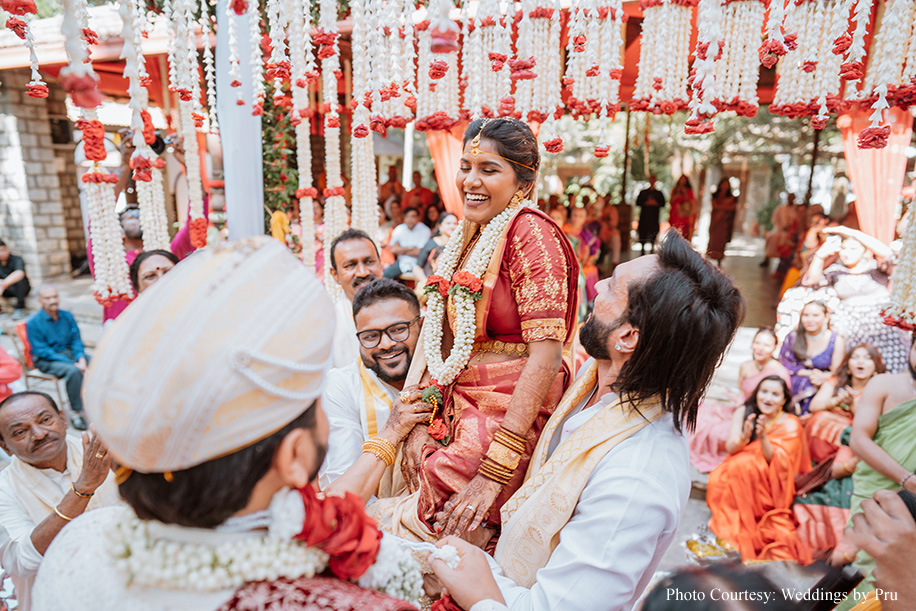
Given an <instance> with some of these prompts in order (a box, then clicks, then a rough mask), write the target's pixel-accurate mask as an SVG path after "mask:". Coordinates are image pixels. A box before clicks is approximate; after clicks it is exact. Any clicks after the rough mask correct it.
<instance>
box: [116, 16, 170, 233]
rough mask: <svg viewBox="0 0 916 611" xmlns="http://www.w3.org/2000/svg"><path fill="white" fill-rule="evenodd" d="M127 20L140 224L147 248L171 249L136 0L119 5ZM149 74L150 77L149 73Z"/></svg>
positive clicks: (127, 69)
mask: <svg viewBox="0 0 916 611" xmlns="http://www.w3.org/2000/svg"><path fill="white" fill-rule="evenodd" d="M119 12H120V14H121V20H122V22H123V23H124V26H123V28H122V29H121V36H122V38H123V39H124V47H123V49H122V50H121V57H122V58H123V59H124V77H125V78H126V79H127V82H128V86H127V93H128V95H129V96H130V100H129V102H128V104H127V106H128V108H130V109H131V129H133V144H134V153H133V156H132V157H131V159H130V167H131V169H132V170H133V178H134V180H135V181H136V185H137V203H138V204H139V205H140V227H142V228H143V249H144V250H168V249H169V242H170V240H169V230H168V217H167V216H166V211H165V190H164V187H163V179H162V168H164V167H165V162H164V161H163V160H162V159H160V158H158V156H157V155H156V153H154V152H153V149H152V148H151V147H150V145H152V144H153V143H154V142H155V141H156V132H155V130H154V129H153V123H152V119H151V118H150V115H149V112H148V111H147V110H146V107H147V90H146V88H145V87H144V86H143V78H142V76H144V75H145V71H143V72H142V74H141V70H142V68H141V67H142V66H143V64H144V60H143V53H142V51H141V46H140V45H141V42H140V37H141V34H140V32H141V31H142V30H141V23H140V15H139V14H138V13H137V7H136V4H135V2H134V1H133V0H121V7H120V9H119ZM147 78H148V77H147Z"/></svg>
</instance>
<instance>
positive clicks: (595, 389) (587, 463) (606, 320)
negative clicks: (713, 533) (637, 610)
mask: <svg viewBox="0 0 916 611" xmlns="http://www.w3.org/2000/svg"><path fill="white" fill-rule="evenodd" d="M597 288H598V296H597V297H596V299H595V309H594V312H593V313H592V315H591V317H590V318H589V320H588V322H586V324H585V326H584V327H583V329H582V331H581V340H582V345H583V347H584V348H585V349H586V350H587V351H588V353H589V354H590V355H591V356H592V357H594V360H590V361H589V362H588V363H587V365H586V367H585V368H584V369H583V371H582V372H580V375H579V377H578V378H577V379H576V380H575V381H574V382H573V384H572V386H571V387H570V389H569V390H568V391H567V392H566V394H565V395H564V397H563V400H562V401H561V402H560V405H559V406H558V407H557V410H556V412H555V413H554V414H553V416H552V417H551V418H550V420H549V422H548V424H547V427H546V428H545V429H544V434H543V435H542V436H541V437H540V440H539V441H538V443H537V446H536V448H535V451H534V456H533V457H532V459H531V466H530V468H529V470H528V478H527V480H526V482H525V484H524V485H522V487H521V488H520V489H519V490H518V492H517V493H516V494H515V495H514V496H513V497H512V498H511V499H509V501H508V502H507V503H506V504H505V505H504V506H503V508H502V525H503V526H502V535H501V536H500V539H499V543H498V545H497V547H496V554H495V560H494V559H492V558H489V557H488V556H487V555H486V554H484V553H483V552H481V551H479V550H476V549H475V548H474V547H473V546H471V545H470V544H468V543H466V542H464V541H462V540H460V539H458V538H456V537H448V538H446V539H445V540H444V541H443V542H440V544H442V543H450V544H452V545H454V546H455V547H457V548H458V549H459V553H461V555H462V560H461V563H460V564H459V565H458V568H457V569H455V570H453V569H450V568H449V567H448V566H447V565H445V564H444V563H443V562H440V561H439V560H435V561H433V563H432V567H433V570H434V571H435V572H436V575H437V576H438V578H439V579H440V581H441V582H442V584H444V586H445V587H446V588H447V590H448V592H449V594H450V596H451V597H452V598H453V599H454V600H455V602H456V603H457V604H459V605H460V606H461V607H462V608H464V609H471V608H472V607H474V605H476V604H477V603H481V602H482V601H485V600H487V601H493V602H489V603H486V604H483V605H482V606H481V607H474V610H475V611H477V610H478V609H505V608H508V609H512V610H517V611H520V610H523V609H524V610H539V611H546V610H548V609H563V610H564V611H602V610H612V609H614V610H617V609H625V610H630V609H632V608H633V607H634V605H635V604H636V602H637V601H638V600H639V598H640V596H641V595H642V592H643V590H644V589H645V588H646V586H647V585H648V583H649V581H650V579H651V578H652V575H653V573H654V571H655V569H656V567H657V566H658V563H659V562H660V561H661V558H662V556H663V555H664V554H665V551H666V550H667V549H668V546H669V545H671V543H672V542H673V541H674V538H675V534H676V532H677V527H678V523H679V522H680V519H681V516H682V514H683V511H684V508H685V507H686V504H687V498H688V496H689V493H690V471H689V466H688V465H689V461H688V455H687V443H686V441H685V440H684V438H683V436H682V435H681V433H680V431H682V430H684V429H688V430H689V429H690V428H691V427H693V425H694V422H695V420H696V410H697V405H698V404H699V400H700V397H702V396H703V393H704V392H705V390H706V387H707V385H708V384H709V381H710V379H711V378H712V375H713V372H714V371H715V367H716V364H717V362H718V360H719V358H720V357H721V355H722V354H723V353H724V352H725V349H726V348H727V346H728V344H729V342H730V341H731V339H732V337H734V334H735V331H736V330H737V328H738V325H739V324H740V323H741V320H742V318H743V316H744V307H745V306H744V300H743V299H742V297H741V295H740V294H739V292H738V290H737V289H736V288H735V287H734V286H733V285H732V283H731V282H730V281H729V280H728V279H727V278H726V277H725V276H724V275H723V274H721V273H719V272H718V271H717V270H715V269H713V267H712V265H711V264H710V263H708V262H707V261H705V260H704V259H703V257H702V256H700V255H699V254H698V253H696V252H695V251H693V250H692V249H691V248H690V246H689V245H688V244H687V242H686V241H684V239H683V238H681V237H680V236H678V235H677V233H676V232H671V231H669V232H668V233H667V234H666V239H665V240H664V241H663V242H662V243H661V245H660V246H659V247H658V248H657V249H656V255H652V256H646V257H640V258H638V259H634V260H632V261H628V262H626V263H622V264H621V265H619V266H618V267H617V268H616V269H615V270H614V275H613V276H612V277H611V278H610V279H608V280H603V281H601V282H599V283H598V286H597ZM675 312H680V313H681V315H680V316H678V315H675V314H674V313H675ZM697 345H703V346H705V347H706V349H705V350H703V351H699V352H698V351H697V350H695V349H694V348H693V347H694V346H697ZM488 563H489V566H488Z"/></svg>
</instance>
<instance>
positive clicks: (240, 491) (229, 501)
mask: <svg viewBox="0 0 916 611" xmlns="http://www.w3.org/2000/svg"><path fill="white" fill-rule="evenodd" d="M315 423H316V417H315V408H314V404H312V406H310V408H309V409H306V410H305V411H304V412H303V413H302V414H300V415H299V416H298V417H297V418H296V419H295V420H293V421H292V422H290V423H289V424H287V425H286V426H284V427H283V428H281V429H280V430H279V431H277V432H276V433H273V434H272V435H269V436H267V437H265V438H264V439H262V440H260V441H258V442H257V443H254V444H252V445H250V446H248V447H246V448H243V449H241V450H238V451H237V452H233V453H232V454H229V455H226V456H221V457H219V458H215V459H213V460H211V461H208V462H205V463H203V464H200V465H197V466H194V467H191V468H190V469H185V470H183V471H173V472H172V473H171V478H172V479H171V481H167V480H166V479H165V477H164V476H163V474H162V473H138V472H136V471H135V472H133V473H131V474H130V477H128V478H127V480H126V481H125V482H123V483H122V484H121V485H120V486H119V490H120V492H121V497H122V498H123V499H124V500H125V501H127V504H128V505H130V506H131V507H132V508H133V510H134V511H135V512H136V514H137V516H138V517H139V518H141V519H143V520H159V521H160V522H164V523H165V524H178V525H180V526H189V527H192V528H215V527H217V526H219V525H220V524H222V523H223V522H225V521H226V520H227V519H228V518H229V517H230V516H232V515H233V514H235V513H238V512H239V511H241V510H242V509H244V508H245V506H246V505H247V504H248V501H249V500H250V499H251V493H252V491H253V490H254V487H255V485H256V484H257V483H258V482H259V481H260V480H261V479H262V478H263V477H264V476H265V475H266V474H267V471H268V470H270V465H271V463H273V459H274V454H275V453H276V451H277V448H278V447H279V446H280V442H281V441H283V438H284V437H286V436H287V435H288V434H290V433H291V432H292V431H294V430H295V429H312V428H314V427H315ZM319 458H321V456H319Z"/></svg>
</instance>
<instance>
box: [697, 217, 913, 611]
mask: <svg viewBox="0 0 916 611" xmlns="http://www.w3.org/2000/svg"><path fill="white" fill-rule="evenodd" d="M792 206H794V204H792V202H791V201H790V202H789V204H787V205H786V207H785V208H783V209H781V210H777V211H776V215H775V217H786V218H797V217H796V216H795V213H796V211H795V210H794V209H792ZM810 218H811V223H810V225H809V227H808V229H807V230H806V231H805V232H804V234H799V235H803V239H802V240H801V242H799V244H798V248H799V250H798V252H797V253H791V252H788V251H785V252H783V255H784V258H785V257H789V258H795V259H796V260H795V263H797V264H799V265H800V266H801V269H799V270H797V273H796V274H795V275H794V277H795V279H796V280H795V286H792V287H791V288H788V289H787V290H786V291H785V293H784V295H783V298H782V300H781V302H780V304H779V307H778V312H779V320H778V325H777V328H776V330H775V331H774V330H773V329H770V328H762V329H759V330H758V331H757V333H756V334H755V336H754V339H753V344H752V346H751V352H752V358H751V360H749V361H747V362H745V363H742V365H741V366H740V369H739V378H738V384H739V388H740V392H738V393H736V395H738V400H736V401H734V402H732V403H731V404H728V403H723V402H712V401H707V402H706V403H704V404H703V406H702V407H701V409H700V414H699V420H698V422H699V425H698V427H697V430H696V432H695V433H694V434H693V436H692V438H691V458H692V462H693V464H694V466H696V467H697V468H698V469H700V470H701V471H703V472H709V473H710V475H709V482H708V490H707V503H708V505H709V507H710V509H711V510H712V519H711V521H710V524H709V526H710V528H711V530H712V531H713V532H714V533H715V534H716V535H718V536H719V537H721V538H722V539H723V540H724V541H726V542H727V543H728V544H729V545H730V546H732V547H733V548H734V549H736V550H738V551H739V552H740V554H741V558H742V559H743V560H745V561H746V560H794V561H798V562H801V563H804V564H808V563H810V562H812V560H816V559H822V560H829V561H832V562H834V563H838V564H842V563H846V562H850V561H855V563H856V566H857V567H859V568H860V569H861V570H863V572H864V573H865V574H866V576H867V579H866V581H865V582H864V585H862V586H860V589H862V590H866V591H867V590H869V589H871V586H872V585H873V584H874V579H875V577H874V575H873V574H872V572H871V571H872V569H873V568H874V562H873V561H872V559H871V557H870V556H869V555H868V554H865V553H863V552H858V554H857V553H856V551H857V548H856V546H855V543H854V541H853V540H851V539H850V537H849V536H848V532H849V531H848V530H846V529H847V526H852V525H854V524H855V523H856V517H855V516H856V514H857V513H860V512H861V511H862V503H863V501H865V500H866V499H871V498H872V497H873V496H874V495H875V493H876V491H879V490H884V489H889V490H909V491H910V492H916V477H914V476H913V475H912V472H913V471H914V470H916V452H914V450H913V448H914V446H913V444H912V439H913V437H912V436H913V433H914V431H916V417H914V415H913V414H914V413H916V412H914V410H916V336H914V335H910V334H909V333H907V332H905V331H903V330H901V329H898V328H896V327H894V326H891V325H888V324H885V322H884V320H883V318H882V309H883V308H884V307H885V306H886V305H887V304H888V301H889V282H890V273H891V272H892V270H893V260H894V249H893V248H892V247H889V246H887V245H884V244H882V243H881V242H880V241H878V240H876V239H874V238H872V237H871V236H868V235H866V234H864V233H862V232H861V231H858V230H855V229H851V228H848V227H844V226H830V224H829V223H828V222H827V221H826V217H824V216H823V214H822V212H821V211H820V210H815V211H813V212H812V213H811V214H810ZM777 230H779V229H777ZM770 237H771V239H772V238H773V236H772V234H771V236H770ZM796 255H797V258H796ZM844 531H845V532H846V534H845V535H844ZM846 605H848V606H846ZM838 608H844V609H845V608H851V604H848V603H843V605H841V606H840V607H838Z"/></svg>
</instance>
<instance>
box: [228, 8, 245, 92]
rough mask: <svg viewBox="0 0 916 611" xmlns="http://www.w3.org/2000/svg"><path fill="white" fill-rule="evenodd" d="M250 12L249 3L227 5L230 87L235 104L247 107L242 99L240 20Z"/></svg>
mask: <svg viewBox="0 0 916 611" xmlns="http://www.w3.org/2000/svg"><path fill="white" fill-rule="evenodd" d="M247 12H248V3H247V2H244V0H243V3H239V2H229V3H227V5H226V22H227V23H228V27H227V36H226V39H227V40H228V43H229V44H228V45H227V46H228V47H229V50H228V53H227V55H228V57H229V78H230V79H231V80H230V81H229V86H230V87H232V88H233V89H235V92H236V93H235V103H236V105H238V106H244V105H245V99H244V98H243V97H242V66H241V63H240V61H239V19H240V18H241V16H242V15H244V14H245V13H247Z"/></svg>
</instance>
